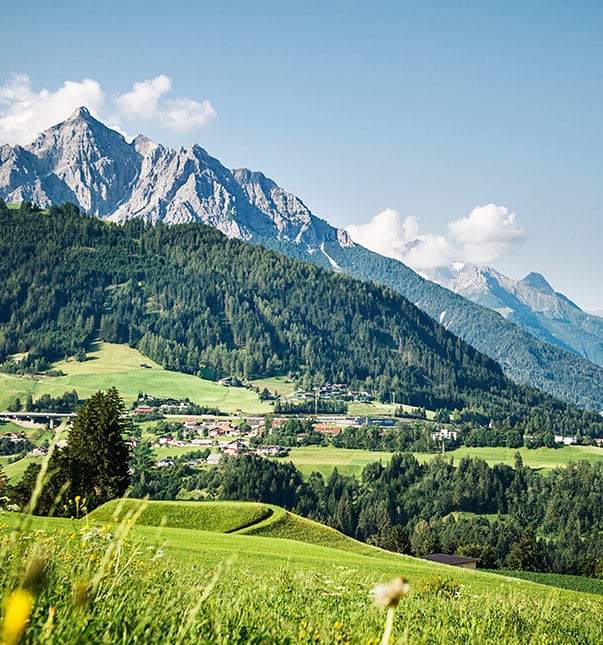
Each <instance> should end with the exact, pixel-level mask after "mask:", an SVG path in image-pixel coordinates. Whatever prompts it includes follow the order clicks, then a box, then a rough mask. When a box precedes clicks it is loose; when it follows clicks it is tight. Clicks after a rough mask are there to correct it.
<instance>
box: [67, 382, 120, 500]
mask: <svg viewBox="0 0 603 645" xmlns="http://www.w3.org/2000/svg"><path fill="white" fill-rule="evenodd" d="M124 412H125V406H124V403H123V401H122V399H121V397H120V396H119V392H118V391H117V390H116V389H115V388H110V389H109V390H108V391H107V392H106V393H103V392H97V393H96V394H94V395H93V396H91V397H90V398H89V399H88V401H86V403H85V404H84V405H83V406H82V407H81V408H80V409H79V410H78V412H77V415H76V417H75V419H74V422H73V428H72V430H71V432H70V433H69V439H68V446H67V463H68V466H69V471H70V472H69V475H70V477H69V480H70V482H71V486H70V488H71V493H72V494H73V495H80V496H82V497H84V496H85V497H86V499H87V505H88V509H89V510H91V509H92V508H96V507H97V506H99V505H100V504H103V503H104V502H106V501H108V500H110V499H114V498H116V497H121V496H122V495H123V494H124V493H125V492H126V489H127V488H128V483H129V475H128V458H129V450H128V446H127V445H126V444H125V443H124V440H123V434H124V431H125V429H126V426H127V421H126V420H125V418H124Z"/></svg>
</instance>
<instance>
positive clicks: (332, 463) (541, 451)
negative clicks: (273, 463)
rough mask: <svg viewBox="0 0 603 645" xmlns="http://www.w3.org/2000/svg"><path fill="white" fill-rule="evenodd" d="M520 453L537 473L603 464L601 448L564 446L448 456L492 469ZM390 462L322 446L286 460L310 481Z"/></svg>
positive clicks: (374, 454) (378, 455)
mask: <svg viewBox="0 0 603 645" xmlns="http://www.w3.org/2000/svg"><path fill="white" fill-rule="evenodd" d="M517 452H519V453H520V455H521V458H522V460H523V463H524V465H526V466H529V467H530V468H534V469H537V470H550V469H551V468H557V467H559V466H566V465H567V464H568V463H569V462H570V461H573V462H576V461H580V460H586V461H590V462H596V461H602V460H603V448H599V447H597V446H564V447H563V448H538V449H536V450H528V449H527V448H519V449H513V448H467V447H462V448H458V449H457V450H453V451H450V452H447V453H446V454H445V457H446V458H448V459H454V460H455V461H460V460H461V459H462V458H463V457H479V458H480V459H484V460H485V461H486V462H488V464H490V465H493V464H499V463H504V464H508V465H509V466H513V465H514V463H515V454H516V453H517ZM440 454H441V453H430V454H426V453H420V452H417V453H415V457H416V458H417V459H418V460H419V461H420V462H425V461H429V460H431V459H435V458H436V457H437V456H438V455H440ZM390 459H391V453H389V452H380V451H371V450H355V449H347V448H334V447H332V446H329V447H327V448H323V447H320V446H307V447H304V448H292V449H291V452H290V454H289V456H288V457H286V460H290V461H292V462H293V463H294V464H295V465H296V466H297V468H299V470H301V471H302V473H303V474H304V476H306V477H307V476H308V475H309V474H310V473H312V472H313V471H316V472H320V473H321V474H322V475H323V476H327V477H328V476H329V475H330V474H331V473H332V472H333V469H334V468H337V470H338V471H339V472H340V473H343V474H345V475H356V476H357V477H359V476H360V475H361V473H362V470H363V468H364V467H365V466H366V465H367V464H369V463H371V462H374V461H381V462H382V463H383V464H386V463H387V462H389V460H390Z"/></svg>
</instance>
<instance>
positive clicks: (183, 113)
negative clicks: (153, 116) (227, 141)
mask: <svg viewBox="0 0 603 645" xmlns="http://www.w3.org/2000/svg"><path fill="white" fill-rule="evenodd" d="M217 118H218V113H217V112H216V110H215V109H214V106H213V105H212V104H211V102H210V101H207V100H206V101H202V102H201V103H199V102H198V101H192V100H191V99H175V100H173V101H167V103H166V104H165V108H164V109H163V110H162V111H161V121H162V122H163V123H164V124H165V125H166V126H167V127H168V128H171V129H172V130H179V131H181V132H182V131H184V130H188V129H189V128H191V127H193V128H201V127H204V126H206V125H207V124H208V123H210V122H211V121H213V120H214V119H217Z"/></svg>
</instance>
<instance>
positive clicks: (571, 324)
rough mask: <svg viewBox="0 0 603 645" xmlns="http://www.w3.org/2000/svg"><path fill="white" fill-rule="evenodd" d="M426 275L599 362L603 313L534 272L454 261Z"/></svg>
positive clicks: (602, 347) (602, 358) (602, 348)
mask: <svg viewBox="0 0 603 645" xmlns="http://www.w3.org/2000/svg"><path fill="white" fill-rule="evenodd" d="M427 277H428V278H429V279H431V280H432V281H434V282H437V283H438V284H440V285H442V286H443V287H446V288H447V289H450V290H451V291H454V292H455V293H458V294H460V295H462V296H464V297H465V298H468V299H469V300H472V301H473V302H476V303H477V304H479V305H482V306H484V307H488V308H489V309H492V310H494V311H497V312H498V313H499V314H501V316H504V317H505V318H506V319H507V320H510V321H511V322H514V323H516V324H518V325H520V326H521V327H523V328H524V329H527V330H528V331H529V332H530V333H531V334H533V335H534V336H536V337H537V338H540V339H541V340H544V341H546V342H548V343H553V344H554V345H558V346H559V347H562V348H563V349H566V350H567V351H569V352H574V353H577V354H579V355H580V356H583V357H584V358H587V359H588V360H590V361H592V362H593V363H596V364H597V365H599V366H603V319H602V318H600V317H599V316H596V315H594V314H592V313H587V312H584V311H583V310H582V309H580V307H578V305H576V304H575V303H573V302H572V301H571V300H570V299H569V298H567V297H566V296H564V295H563V294H561V293H558V292H556V291H555V290H554V289H553V287H551V285H550V284H549V283H548V282H547V281H546V279H545V278H544V276H542V275H540V274H539V273H530V274H528V275H527V276H526V277H525V278H523V279H522V280H513V279H511V278H508V277H506V276H505V275H503V274H502V273H499V272H498V271H496V269H493V268H491V267H482V266H475V265H473V264H457V265H453V266H451V267H442V268H440V269H438V270H436V271H433V272H431V273H430V274H428V276H427Z"/></svg>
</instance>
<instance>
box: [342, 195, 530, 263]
mask: <svg viewBox="0 0 603 645" xmlns="http://www.w3.org/2000/svg"><path fill="white" fill-rule="evenodd" d="M346 230H347V231H348V233H349V234H350V236H351V238H352V239H353V240H354V242H357V243H358V244H361V245H362V246H365V247H366V248H368V249H371V250H372V251H375V252H376V253H380V254H381V255H385V256H387V257H391V258H395V259H397V260H401V261H402V262H404V263H405V264H407V265H408V266H410V267H412V268H413V269H415V270H417V271H430V270H432V269H436V268H438V267H445V266H450V265H452V264H453V263H455V262H463V263H464V262H469V263H471V264H488V263H491V262H494V261H495V260H497V259H498V258H500V257H501V256H502V255H503V254H504V253H506V252H507V251H509V250H510V248H511V247H512V246H513V245H514V244H516V243H518V242H519V241H521V240H522V239H523V238H524V237H525V233H524V231H523V230H522V229H521V228H520V227H519V225H518V224H517V216H516V215H515V213H510V212H509V210H508V209H507V208H505V207H504V206H496V205H495V204H487V205H486V206H476V207H475V208H474V209H473V210H472V211H471V213H470V214H469V215H468V216H467V217H464V218H461V219H459V220H455V221H451V222H449V224H448V234H447V235H439V234H435V233H421V232H420V227H419V223H418V222H417V220H416V218H415V217H412V216H411V217H407V218H405V219H404V220H403V219H402V217H401V216H400V214H399V213H398V211H396V210H394V209H391V208H388V209H386V210H384V211H382V212H381V213H378V214H377V215H375V217H373V219H372V220H371V221H370V222H368V224H352V225H350V226H348V227H346Z"/></svg>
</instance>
